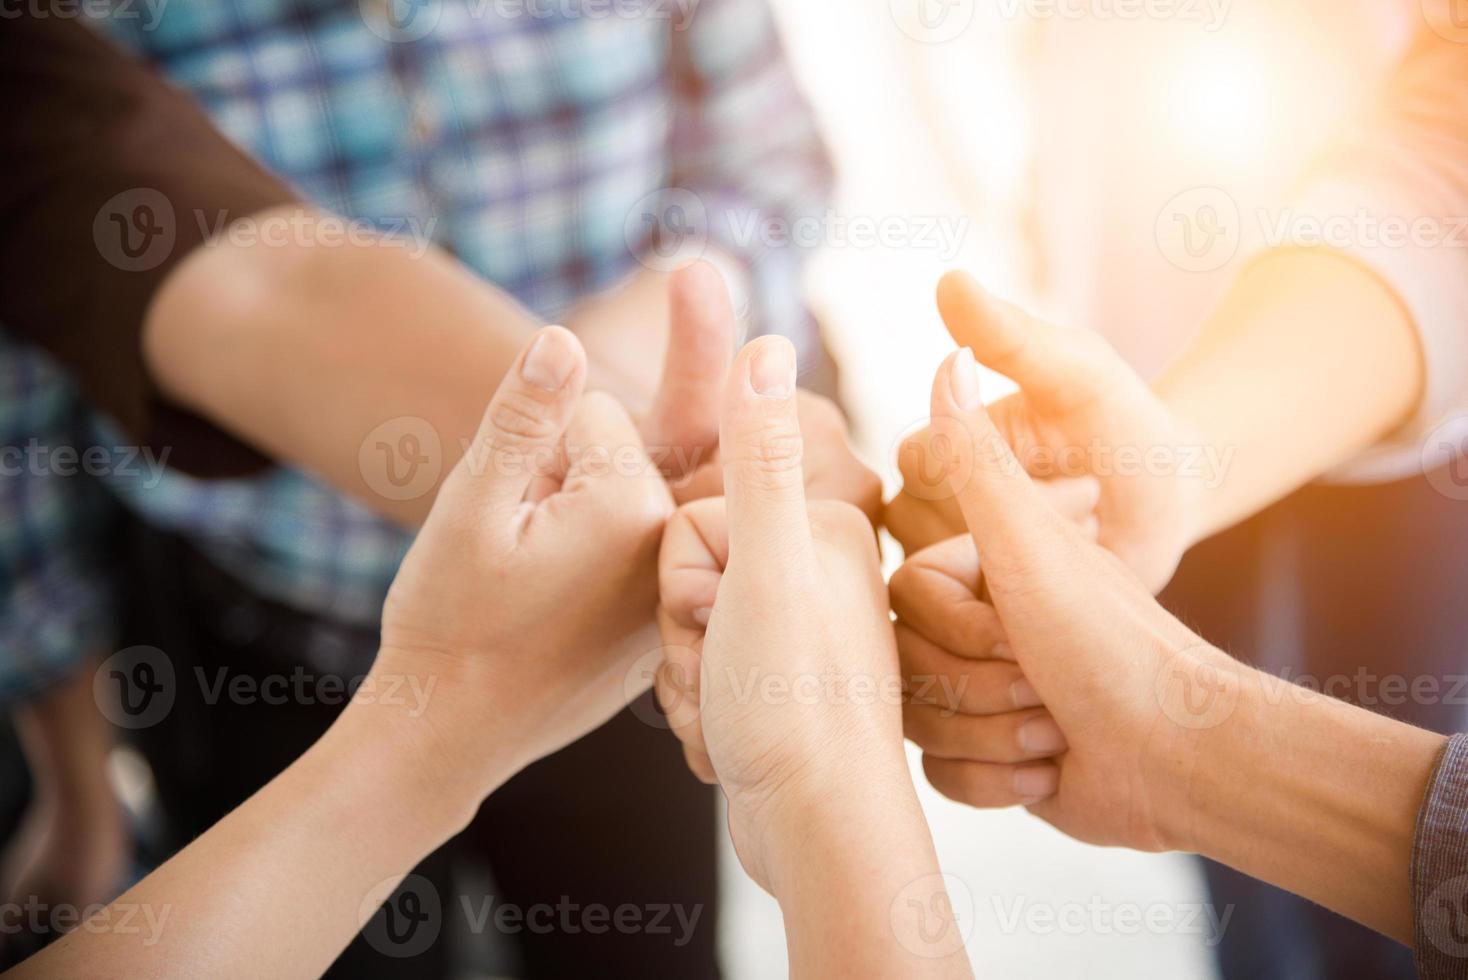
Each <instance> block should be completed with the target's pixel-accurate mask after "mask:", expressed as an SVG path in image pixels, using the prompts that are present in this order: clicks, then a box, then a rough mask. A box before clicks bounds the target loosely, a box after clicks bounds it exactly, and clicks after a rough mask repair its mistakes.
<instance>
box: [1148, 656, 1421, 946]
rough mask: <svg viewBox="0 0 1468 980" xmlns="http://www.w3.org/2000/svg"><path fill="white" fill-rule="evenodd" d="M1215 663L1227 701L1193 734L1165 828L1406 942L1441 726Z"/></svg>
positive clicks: (1196, 847)
mask: <svg viewBox="0 0 1468 980" xmlns="http://www.w3.org/2000/svg"><path fill="white" fill-rule="evenodd" d="M1217 656H1218V657H1220V658H1224V657H1225V655H1224V654H1221V653H1218V654H1217ZM1219 664H1220V665H1222V666H1221V667H1220V669H1219V671H1218V673H1217V674H1216V675H1215V676H1216V677H1217V678H1219V679H1220V680H1223V681H1226V682H1227V687H1226V688H1225V689H1224V693H1221V694H1220V695H1219V696H1221V697H1224V698H1229V697H1232V696H1233V695H1234V694H1236V695H1237V702H1236V705H1235V707H1234V708H1233V710H1232V711H1231V713H1229V714H1228V715H1227V717H1226V718H1225V719H1224V720H1223V721H1222V722H1221V723H1220V724H1219V725H1218V726H1217V727H1215V728H1212V729H1208V730H1205V731H1203V732H1201V733H1199V734H1198V736H1197V743H1196V744H1197V752H1196V756H1195V764H1194V765H1192V766H1191V767H1189V771H1187V772H1183V771H1182V770H1180V771H1179V775H1180V776H1184V777H1186V778H1187V780H1188V782H1187V785H1186V786H1185V787H1184V786H1179V790H1180V791H1181V792H1182V794H1184V795H1185V797H1186V799H1187V805H1186V807H1185V808H1175V809H1177V810H1178V812H1177V813H1174V815H1173V817H1172V818H1171V822H1172V824H1173V825H1172V827H1171V829H1170V830H1169V833H1168V836H1169V837H1171V838H1172V839H1173V842H1174V843H1175V844H1176V845H1177V846H1179V847H1180V848H1182V849H1185V850H1193V851H1197V852H1199V853H1202V854H1204V855H1206V856H1208V857H1211V858H1213V859H1214V860H1217V861H1220V862H1222V863H1224V864H1227V865H1229V866H1230V867H1233V868H1237V869H1238V870H1240V871H1243V872H1245V873H1246V874H1250V875H1253V876H1254V877H1257V878H1261V879H1263V880H1265V881H1268V882H1271V883H1272V884H1275V885H1278V886H1279V887H1281V888H1284V889H1286V890H1287V891H1291V892H1294V893H1295V894H1298V895H1303V896H1304V897H1306V898H1308V899H1310V900H1312V901H1314V902H1317V903H1319V904H1321V905H1324V906H1326V907H1327V908H1330V909H1333V910H1334V911H1336V912H1339V913H1340V914H1342V915H1344V916H1347V917H1349V918H1351V919H1354V920H1356V921H1357V922H1361V923H1363V924H1365V925H1367V926H1369V927H1371V928H1372V929H1375V930H1377V931H1379V932H1382V933H1385V934H1386V935H1389V936H1392V937H1394V938H1397V939H1399V940H1402V941H1403V942H1407V943H1410V942H1411V937H1412V900H1411V891H1410V877H1409V874H1410V867H1411V859H1412V844H1413V839H1414V835H1415V829H1416V822H1417V814H1418V810H1419V808H1420V807H1421V804H1422V800H1423V796H1424V794H1425V792H1426V790H1427V785H1428V781H1429V780H1430V778H1431V775H1432V770H1433V767H1434V765H1435V763H1436V760H1437V758H1438V756H1439V754H1440V753H1441V751H1442V747H1443V743H1444V740H1443V738H1442V737H1441V736H1438V735H1434V734H1432V733H1430V732H1427V731H1423V730H1421V729H1417V728H1413V727H1411V726H1409V725H1404V724H1402V723H1400V722H1396V721H1393V720H1391V719H1389V718H1386V717H1383V716H1381V715H1377V714H1373V713H1372V712H1369V711H1366V710H1364V709H1361V708H1356V707H1353V706H1351V705H1348V704H1346V703H1345V702H1342V701H1338V700H1336V699H1334V698H1331V697H1327V696H1325V695H1322V694H1319V693H1316V692H1313V691H1310V690H1307V689H1305V688H1301V687H1299V686H1297V685H1293V684H1290V683H1289V682H1287V681H1284V680H1281V679H1279V678H1276V677H1272V676H1269V675H1267V674H1263V673H1260V672H1257V671H1254V670H1250V669H1248V668H1245V667H1243V666H1242V665H1240V666H1238V667H1237V673H1234V669H1233V668H1230V667H1229V666H1228V662H1227V661H1226V660H1223V659H1221V660H1219ZM1230 692H1231V693H1230ZM1225 703H1226V702H1225ZM1179 818H1180V819H1179Z"/></svg>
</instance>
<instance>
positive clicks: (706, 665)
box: [657, 338, 909, 888]
mask: <svg viewBox="0 0 1468 980" xmlns="http://www.w3.org/2000/svg"><path fill="white" fill-rule="evenodd" d="M794 378H795V369H794V351H793V349H792V348H791V346H790V344H789V343H788V342H787V341H784V340H781V339H778V338H764V339H761V340H758V341H755V342H754V343H752V344H751V345H750V346H749V347H748V348H746V349H745V351H744V353H743V354H741V355H740V357H739V358H738V360H737V361H736V364H735V368H734V372H733V374H732V376H731V381H730V384H729V386H728V390H727V391H726V393H725V395H724V399H725V408H724V419H723V434H722V446H723V453H722V455H723V460H724V462H723V470H724V484H725V487H726V489H727V492H728V498H727V502H726V500H725V499H723V498H706V499H703V500H700V501H698V502H696V503H693V504H689V505H687V506H685V507H683V508H682V509H681V510H679V511H678V513H677V514H676V515H675V516H674V518H673V520H672V521H671V522H670V524H669V527H668V531H667V534H666V537H665V541H664V546H663V552H662V558H661V562H660V581H661V592H662V597H663V602H662V608H661V611H660V616H659V621H660V623H661V626H662V630H663V639H664V642H665V643H666V644H667V645H668V650H667V651H666V652H667V654H668V660H667V661H666V663H665V664H664V666H663V667H662V668H661V669H660V670H659V672H658V675H657V691H658V697H659V701H660V703H661V704H662V706H663V709H664V711H666V712H667V713H668V716H669V722H670V724H671V725H672V727H673V730H674V731H675V732H676V733H677V735H678V737H679V738H680V739H682V740H683V742H684V748H685V753H686V754H687V756H688V761H689V765H690V767H691V768H692V769H693V771H694V772H695V773H696V774H697V775H698V776H699V777H700V778H702V779H704V780H705V781H706V782H711V783H712V782H716V781H717V782H718V783H719V784H720V785H721V786H722V787H723V788H724V791H725V793H726V794H727V795H728V797H729V803H730V824H731V832H732V834H733V837H734V842H735V848H736V850H737V851H738V852H739V855H740V859H741V861H742V862H743V864H744V866H745V868H746V869H747V870H748V871H749V873H750V874H751V876H752V877H754V878H755V880H756V881H758V882H760V883H761V884H762V885H764V886H765V887H766V888H769V887H771V885H770V880H771V879H770V871H769V869H768V867H767V866H766V861H765V857H764V853H763V846H764V842H765V841H766V840H767V839H768V837H769V832H768V828H767V825H768V824H769V823H770V822H771V821H773V820H775V819H776V818H775V817H773V816H772V811H775V810H779V809H781V808H782V807H785V806H788V805H789V804H788V801H789V798H790V797H791V796H792V795H796V796H799V795H802V794H808V795H823V794H826V793H828V792H831V791H832V790H833V788H835V787H837V786H849V785H855V784H862V783H871V782H875V783H877V784H882V783H887V782H891V783H894V784H897V785H901V784H906V783H908V782H909V781H908V779H907V777H906V774H905V768H906V766H905V763H904V760H903V756H902V748H901V746H902V737H901V722H900V718H899V715H898V711H899V707H900V702H901V698H900V687H899V679H898V674H897V657H896V648H895V645H894V642H893V637H892V628H891V625H890V623H889V622H888V617H887V615H886V608H887V597H886V589H885V586H884V584H883V582H882V575H881V569H880V567H879V564H878V560H877V549H876V537H875V535H874V534H873V533H872V528H871V525H870V524H869V523H868V522H867V520H866V519H865V517H864V516H863V515H862V514H861V512H860V511H858V510H857V509H856V508H854V507H852V506H851V505H849V504H845V503H840V502H837V501H829V500H825V501H813V502H810V503H807V502H806V498H805V489H804V479H803V474H802V432H801V427H800V422H799V419H798V417H797V408H796V398H797V396H796V393H795V388H794ZM767 685H775V687H779V688H781V689H782V690H783V689H784V686H785V685H789V688H788V691H786V693H785V694H781V695H778V696H775V697H768V698H767V697H764V696H762V695H761V694H760V693H759V692H761V691H764V690H766V686H767ZM884 688H885V695H886V700H885V701H884V700H883V694H884ZM836 798H837V799H842V800H845V799H849V798H850V797H849V793H847V792H840V793H839V794H837V796H836Z"/></svg>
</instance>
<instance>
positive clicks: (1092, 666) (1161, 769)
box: [892, 350, 1241, 850]
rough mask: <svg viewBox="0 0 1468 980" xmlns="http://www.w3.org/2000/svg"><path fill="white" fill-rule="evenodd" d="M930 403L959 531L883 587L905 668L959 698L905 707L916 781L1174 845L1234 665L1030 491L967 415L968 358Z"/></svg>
mask: <svg viewBox="0 0 1468 980" xmlns="http://www.w3.org/2000/svg"><path fill="white" fill-rule="evenodd" d="M932 410H933V417H934V419H935V420H938V419H942V420H944V421H945V423H946V424H950V425H951V427H952V428H953V429H954V430H962V431H965V432H967V433H969V434H970V436H971V438H966V439H964V440H961V442H962V444H963V445H964V446H965V447H966V449H965V452H966V455H965V457H964V459H963V460H962V463H963V468H962V472H963V473H965V474H966V478H964V479H962V480H958V481H955V487H954V489H955V500H956V502H957V504H958V506H959V508H960V509H961V511H962V514H963V516H964V519H965V521H966V522H967V524H968V526H969V528H970V529H971V531H972V539H971V540H970V539H966V538H960V539H956V540H953V541H950V542H946V543H944V544H941V545H939V546H937V547H936V548H933V549H930V550H928V551H925V552H922V553H920V554H919V555H917V556H915V557H914V558H913V559H912V560H911V561H909V562H908V564H907V565H905V566H904V567H903V568H902V569H901V570H900V571H899V572H898V573H897V575H896V576H895V577H894V578H893V580H892V602H893V607H894V608H895V609H896V610H897V612H898V615H899V625H898V634H899V637H900V640H899V644H900V647H901V651H902V656H903V667H904V670H905V671H907V672H909V673H914V674H931V673H939V674H942V675H946V676H948V677H950V678H951V682H950V684H949V688H948V689H949V690H956V689H961V690H962V692H963V695H962V697H961V698H957V699H948V700H947V701H946V702H942V703H940V704H939V705H938V706H921V707H913V708H910V709H909V725H908V731H909V734H910V736H911V737H912V738H913V739H914V741H916V742H917V743H918V745H919V746H921V747H922V748H923V749H924V752H925V755H924V760H923V762H924V768H925V770H926V771H927V774H928V777H929V779H930V780H931V781H932V783H933V785H934V786H935V787H936V788H937V789H938V790H939V791H940V792H942V793H943V794H944V795H946V796H949V797H951V798H953V799H956V800H961V801H963V802H968V803H971V804H973V805H975V806H1008V805H1013V804H1016V803H1023V804H1027V805H1029V806H1030V809H1031V811H1032V812H1034V813H1035V814H1037V815H1039V816H1041V817H1043V818H1044V819H1046V820H1048V821H1049V822H1050V823H1052V824H1054V825H1055V826H1056V827H1058V828H1059V829H1060V830H1062V831H1064V832H1066V833H1068V834H1071V835H1072V836H1074V837H1077V838H1079V839H1081V840H1084V841H1089V842H1092V843H1097V844H1106V845H1124V846H1128V847H1133V848H1137V849H1141V850H1162V849H1169V848H1173V847H1177V846H1179V844H1180V843H1181V842H1182V840H1183V839H1184V838H1185V836H1186V830H1185V828H1186V827H1187V826H1188V824H1189V819H1188V809H1189V804H1188V800H1187V791H1186V784H1187V779H1186V778H1178V777H1179V776H1184V777H1185V775H1186V772H1187V770H1188V768H1189V767H1190V766H1191V765H1192V761H1193V758H1194V753H1193V738H1192V736H1193V734H1194V733H1195V732H1197V731H1200V730H1203V729H1204V728H1206V727H1207V722H1208V721H1209V718H1208V717H1207V716H1206V712H1208V711H1210V710H1214V711H1216V710H1222V709H1223V708H1224V707H1226V706H1227V704H1228V703H1229V702H1228V698H1229V696H1230V695H1229V691H1231V690H1232V691H1234V696H1236V693H1237V692H1236V690H1235V689H1234V688H1233V687H1232V686H1230V685H1231V684H1232V683H1233V682H1235V681H1236V679H1237V676H1238V671H1239V670H1240V669H1241V668H1240V667H1239V665H1238V664H1236V663H1235V662H1234V661H1233V660H1231V659H1230V658H1228V657H1227V656H1225V655H1224V654H1223V653H1221V652H1220V651H1218V650H1215V649H1213V648H1212V647H1209V646H1208V645H1207V644H1206V643H1204V642H1203V641H1202V640H1200V639H1199V638H1198V637H1197V636H1196V635H1194V634H1193V633H1192V632H1191V631H1189V630H1188V629H1187V628H1186V627H1184V626H1183V625H1182V624H1181V623H1179V622H1178V621H1177V620H1176V619H1174V618H1173V617H1172V616H1170V615H1168V614H1167V612H1166V611H1165V610H1163V609H1162V607H1161V606H1159V605H1157V603H1156V601H1155V600H1154V599H1153V598H1152V596H1151V594H1150V593H1149V592H1148V591H1147V589H1146V588H1144V587H1143V586H1142V585H1141V583H1139V582H1138V581H1137V579H1136V578H1135V576H1134V575H1132V574H1131V573H1130V572H1129V571H1128V570H1127V569H1126V568H1125V567H1124V566H1123V565H1122V563H1121V562H1120V561H1119V560H1118V559H1117V558H1116V557H1115V556H1113V555H1111V554H1109V553H1107V552H1105V551H1102V550H1101V549H1099V548H1097V547H1095V546H1094V545H1092V544H1091V543H1089V542H1088V541H1086V540H1085V538H1084V536H1083V535H1082V533H1081V532H1080V531H1079V530H1077V528H1076V527H1075V526H1074V525H1073V524H1072V523H1071V522H1068V521H1066V520H1064V519H1063V518H1061V517H1060V516H1059V515H1058V514H1057V513H1056V512H1055V511H1054V509H1053V508H1051V507H1050V506H1049V505H1048V504H1047V503H1046V502H1045V501H1044V500H1043V499H1042V498H1041V496H1040V495H1039V493H1038V492H1037V491H1036V488H1035V486H1034V484H1033V482H1032V481H1031V479H1030V477H1029V476H1028V475H1027V474H1026V473H1025V472H1024V471H1023V469H1022V468H1021V466H1020V464H1019V463H1018V461H1017V460H1016V459H1015V457H1014V455H1013V453H1012V452H1011V451H1010V449H1009V447H1008V445H1007V444H1006V443H1005V441H1004V439H1003V435H1002V431H1001V430H1000V429H998V428H997V427H996V424H995V422H994V421H991V418H990V416H989V414H988V413H986V412H985V411H984V409H983V407H982V403H981V401H980V399H979V390H978V380H977V373H976V371H975V368H974V360H973V357H972V355H971V354H970V353H969V352H968V351H967V350H964V351H960V352H959V353H957V354H955V355H953V356H951V357H950V358H949V359H948V360H947V361H946V362H945V363H944V366H943V367H942V369H941V370H940V371H939V373H938V377H937V379H936V381H935V382H934V385H933V406H932ZM980 567H982V569H983V589H981V587H980V583H979V581H978V577H979V572H978V570H979V568H980ZM985 589H986V590H987V594H988V595H989V596H991V597H992V602H985V601H981V600H980V599H979V597H978V596H979V594H980V593H981V592H982V591H984V590H985ZM1019 672H1022V675H1021V674H1020V673H1019ZM1199 692H1201V693H1202V694H1203V695H1208V694H1210V693H1212V694H1214V695H1216V696H1217V697H1218V700H1210V699H1209V698H1208V697H1206V696H1205V697H1197V695H1198V694H1199ZM1039 704H1043V705H1045V708H1040V707H1038V705H1039ZM942 708H947V709H951V710H949V711H943V710H940V709H942ZM1047 709H1048V710H1047ZM1200 711H1201V712H1204V714H1203V715H1202V716H1200V715H1199V712H1200ZM955 712H956V713H955ZM1051 756H1053V757H1054V758H1053V761H1052V760H1049V757H1051Z"/></svg>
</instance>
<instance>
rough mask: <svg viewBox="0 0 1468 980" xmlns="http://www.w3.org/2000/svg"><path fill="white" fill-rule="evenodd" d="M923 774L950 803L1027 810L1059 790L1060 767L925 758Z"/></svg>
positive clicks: (1050, 763)
mask: <svg viewBox="0 0 1468 980" xmlns="http://www.w3.org/2000/svg"><path fill="white" fill-rule="evenodd" d="M923 772H924V773H926V774H927V777H928V782H930V783H932V784H933V788H934V789H936V790H937V791H938V792H940V793H942V794H943V795H944V796H946V797H948V798H949V799H950V800H955V801H957V802H959V803H967V804H968V805H969V806H976V807H984V808H998V807H1006V806H1030V805H1032V804H1035V803H1038V802H1040V801H1041V800H1044V799H1048V798H1049V797H1051V796H1054V795H1055V794H1056V792H1058V791H1059V789H1060V767H1059V766H1057V765H1055V764H1054V763H1053V762H1030V763H1025V764H1024V765H1018V766H1001V765H993V764H991V763H986V762H965V761H963V760H959V759H938V758H934V757H932V756H926V755H925V756H923Z"/></svg>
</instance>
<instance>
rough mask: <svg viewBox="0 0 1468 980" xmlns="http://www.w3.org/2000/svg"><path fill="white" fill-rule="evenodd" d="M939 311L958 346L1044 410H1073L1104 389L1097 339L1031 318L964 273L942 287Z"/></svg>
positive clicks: (945, 279)
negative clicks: (1020, 389)
mask: <svg viewBox="0 0 1468 980" xmlns="http://www.w3.org/2000/svg"><path fill="white" fill-rule="evenodd" d="M938 311H939V313H940V314H941V315H942V317H943V322H944V323H945V324H947V326H948V332H949V334H951V335H952V337H953V339H954V340H955V341H957V342H958V344H959V346H961V347H969V348H971V349H972V350H973V352H974V356H975V357H977V358H978V359H979V361H980V363H982V364H984V365H985V366H986V367H990V368H993V369H994V370H995V371H998V372H999V373H1000V374H1002V375H1004V376H1005V377H1008V378H1011V379H1013V380H1014V381H1015V382H1017V383H1018V384H1019V386H1020V388H1022V389H1023V390H1024V392H1025V394H1026V395H1027V396H1029V397H1030V398H1031V399H1032V400H1034V402H1035V404H1036V407H1038V408H1040V409H1041V410H1042V411H1053V412H1065V411H1069V410H1070V409H1072V408H1075V407H1076V406H1077V405H1080V404H1083V403H1084V402H1086V401H1088V400H1090V399H1091V398H1093V397H1095V395H1096V394H1097V393H1098V392H1099V390H1100V385H1101V381H1102V377H1101V372H1100V370H1099V368H1098V351H1097V347H1098V345H1097V343H1096V338H1095V335H1094V334H1090V333H1087V332H1086V331H1082V330H1074V329H1071V328H1065V327H1058V326H1056V325H1054V324H1052V323H1046V322H1045V321H1044V320H1040V319H1037V318H1036V317H1032V316H1030V315H1029V314H1028V313H1026V312H1025V311H1024V310H1022V309H1020V308H1019V307H1017V306H1015V305H1014V304H1012V303H1008V302H1005V301H1004V300H1002V299H999V298H998V297H997V296H994V295H993V294H991V293H989V292H988V291H987V290H985V289H984V287H982V286H980V285H979V284H978V282H977V281H976V280H975V279H974V278H973V277H972V276H970V275H968V274H967V273H964V272H950V273H949V274H948V275H946V276H944V277H943V279H942V281H941V282H939V284H938Z"/></svg>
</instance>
